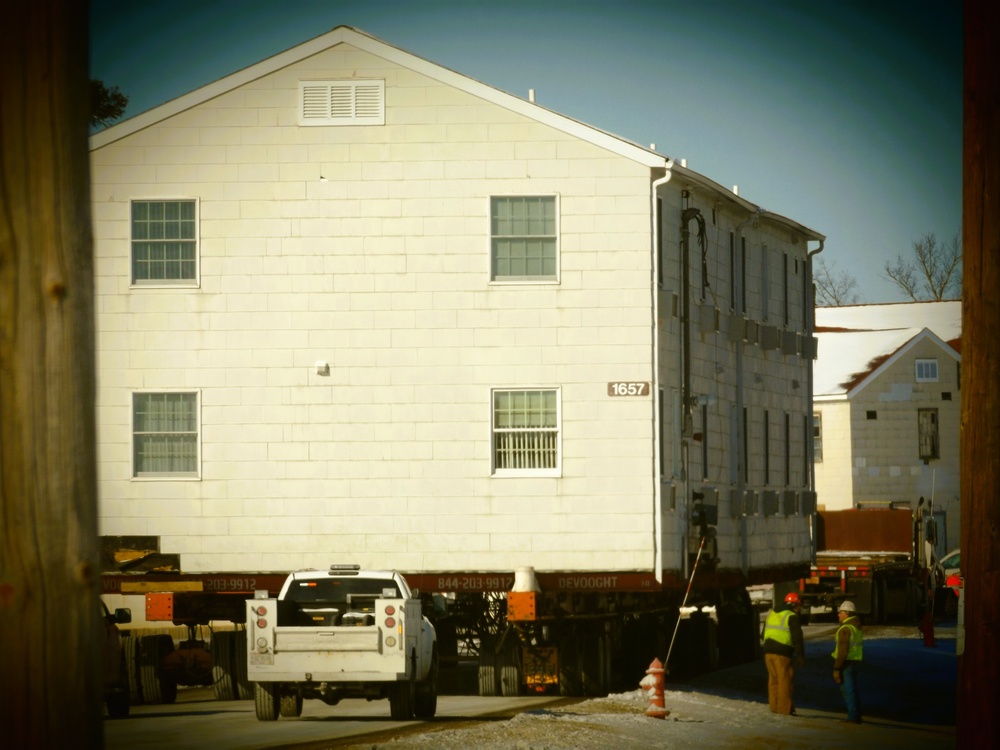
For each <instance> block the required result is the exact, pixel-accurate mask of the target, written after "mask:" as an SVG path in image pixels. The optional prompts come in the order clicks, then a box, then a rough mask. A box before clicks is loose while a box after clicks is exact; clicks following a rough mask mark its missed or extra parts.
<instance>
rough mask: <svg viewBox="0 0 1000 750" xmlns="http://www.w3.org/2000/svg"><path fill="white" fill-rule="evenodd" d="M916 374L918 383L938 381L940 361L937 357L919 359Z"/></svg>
mask: <svg viewBox="0 0 1000 750" xmlns="http://www.w3.org/2000/svg"><path fill="white" fill-rule="evenodd" d="M915 375H916V380H917V382H918V383H936V382H938V361H937V360H936V359H918V360H917V363H916V368H915Z"/></svg>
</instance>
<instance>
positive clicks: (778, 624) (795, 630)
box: [764, 591, 805, 714]
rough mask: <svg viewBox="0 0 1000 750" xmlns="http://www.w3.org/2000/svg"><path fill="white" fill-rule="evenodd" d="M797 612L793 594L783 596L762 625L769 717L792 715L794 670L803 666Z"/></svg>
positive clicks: (798, 610)
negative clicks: (773, 714) (770, 712)
mask: <svg viewBox="0 0 1000 750" xmlns="http://www.w3.org/2000/svg"><path fill="white" fill-rule="evenodd" d="M801 609H802V601H801V600H800V599H799V595H798V594H797V593H795V592H794V591H793V592H791V593H789V594H787V595H786V596H785V600H784V602H783V603H782V604H779V605H776V606H775V607H774V609H772V610H771V611H770V612H769V613H768V615H767V619H766V620H765V621H764V664H765V665H766V666H767V702H768V705H770V707H771V711H772V713H776V714H794V713H795V703H794V700H793V694H794V693H795V668H796V667H802V665H804V664H805V646H804V643H803V637H802V624H801V623H800V622H799V612H800V611H801ZM793 660H794V663H793Z"/></svg>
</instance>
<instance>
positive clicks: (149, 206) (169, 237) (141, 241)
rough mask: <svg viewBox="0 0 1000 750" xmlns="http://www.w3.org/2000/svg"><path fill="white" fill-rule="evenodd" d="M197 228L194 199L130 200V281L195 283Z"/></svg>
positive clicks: (137, 282)
mask: <svg viewBox="0 0 1000 750" xmlns="http://www.w3.org/2000/svg"><path fill="white" fill-rule="evenodd" d="M197 230H198V218H197V210H196V204H195V201H193V200H136V201H132V217H131V231H132V284H133V285H157V286H158V285H196V284H197V283H198V231H197Z"/></svg>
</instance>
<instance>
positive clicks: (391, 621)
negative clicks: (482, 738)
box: [385, 617, 396, 628]
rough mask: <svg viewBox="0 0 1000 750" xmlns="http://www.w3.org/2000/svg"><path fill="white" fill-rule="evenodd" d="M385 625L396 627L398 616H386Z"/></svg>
mask: <svg viewBox="0 0 1000 750" xmlns="http://www.w3.org/2000/svg"><path fill="white" fill-rule="evenodd" d="M385 626H386V627H387V628H394V627H396V618H395V617H386V618H385Z"/></svg>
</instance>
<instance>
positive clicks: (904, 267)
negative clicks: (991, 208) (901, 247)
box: [885, 232, 962, 301]
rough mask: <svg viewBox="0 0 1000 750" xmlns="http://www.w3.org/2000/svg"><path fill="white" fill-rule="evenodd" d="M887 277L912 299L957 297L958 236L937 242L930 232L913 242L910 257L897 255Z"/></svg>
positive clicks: (959, 285)
mask: <svg viewBox="0 0 1000 750" xmlns="http://www.w3.org/2000/svg"><path fill="white" fill-rule="evenodd" d="M885 275H886V277H887V278H888V279H889V280H890V281H892V282H894V283H895V284H896V286H898V287H899V288H900V289H902V290H903V292H904V293H905V294H906V295H907V296H908V297H909V298H910V299H912V300H914V301H923V300H942V299H956V298H958V297H959V296H960V294H961V291H962V244H961V243H960V242H959V239H958V237H957V236H955V237H954V238H952V240H951V242H942V243H940V244H938V240H937V237H936V236H935V235H934V233H933V232H927V233H926V234H924V236H923V237H921V238H920V239H919V240H915V241H914V243H913V258H912V259H909V260H907V259H905V258H903V256H902V255H897V256H896V263H895V265H893V264H891V263H886V264H885Z"/></svg>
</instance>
